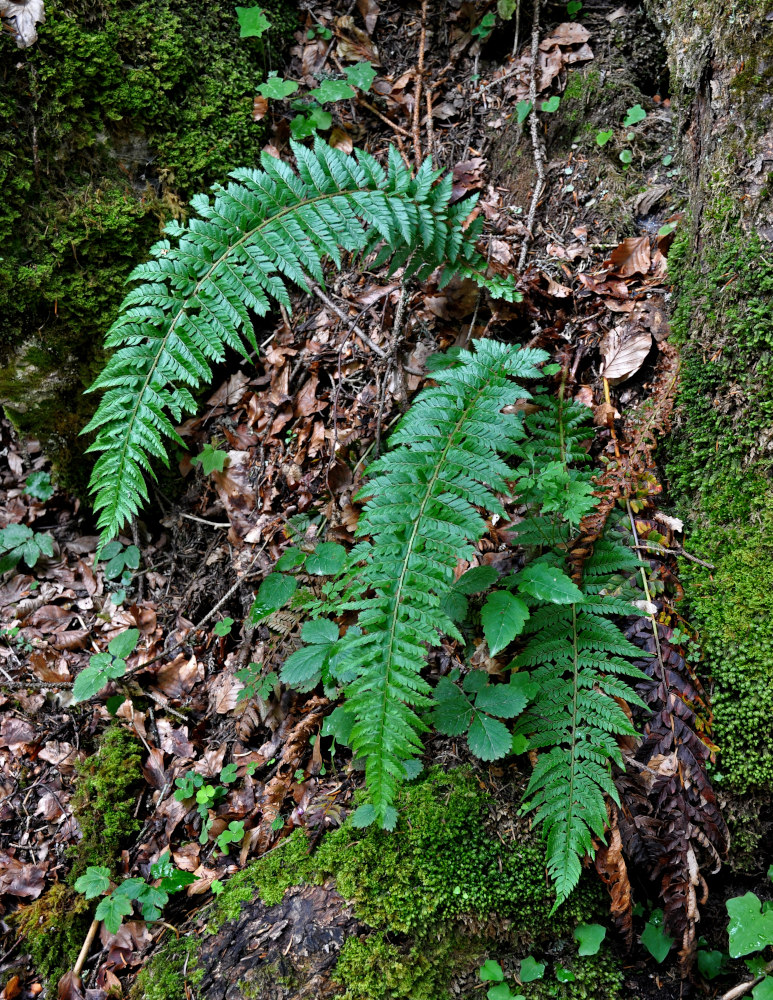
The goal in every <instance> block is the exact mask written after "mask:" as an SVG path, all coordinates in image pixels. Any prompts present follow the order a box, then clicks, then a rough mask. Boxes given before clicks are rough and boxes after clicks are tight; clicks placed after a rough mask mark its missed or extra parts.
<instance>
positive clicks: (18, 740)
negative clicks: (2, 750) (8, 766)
mask: <svg viewBox="0 0 773 1000" xmlns="http://www.w3.org/2000/svg"><path fill="white" fill-rule="evenodd" d="M34 742H35V729H34V727H33V726H32V724H31V723H30V722H27V720H26V719H13V718H10V717H8V716H6V718H4V719H3V720H2V722H0V747H8V749H9V750H10V751H11V753H16V752H18V751H24V750H25V749H26V747H27V746H29V745H30V744H32V743H34Z"/></svg>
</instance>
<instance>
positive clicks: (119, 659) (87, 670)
mask: <svg viewBox="0 0 773 1000" xmlns="http://www.w3.org/2000/svg"><path fill="white" fill-rule="evenodd" d="M139 638H140V633H139V630H138V629H136V628H128V629H126V631H125V632H121V633H120V634H119V635H117V636H116V637H115V638H114V639H111V640H110V642H109V643H108V646H107V652H106V653H95V654H94V656H92V657H91V658H90V660H89V665H88V666H87V667H84V669H83V670H81V672H80V673H79V674H78V676H77V677H76V678H75V683H74V684H73V686H72V695H73V698H72V700H73V704H77V703H78V702H80V701H87V700H88V699H89V698H93V697H94V695H96V694H99V692H100V691H101V690H102V688H103V687H104V686H105V685H106V684H107V683H108V681H112V680H117V679H118V678H119V677H123V675H124V674H125V673H126V658H127V656H130V655H131V653H133V652H134V650H135V648H136V646H137V643H138V641H139Z"/></svg>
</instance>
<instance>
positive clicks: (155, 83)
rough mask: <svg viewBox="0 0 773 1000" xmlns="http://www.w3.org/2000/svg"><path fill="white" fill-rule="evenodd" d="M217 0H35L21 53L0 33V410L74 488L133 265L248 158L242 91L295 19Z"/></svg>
mask: <svg viewBox="0 0 773 1000" xmlns="http://www.w3.org/2000/svg"><path fill="white" fill-rule="evenodd" d="M263 6H264V7H265V8H266V9H267V10H268V12H269V17H270V19H271V21H272V27H271V30H270V33H269V36H268V37H267V38H264V39H260V40H258V39H250V38H247V39H241V38H240V37H239V28H238V23H237V20H236V17H235V12H234V6H233V4H231V3H226V2H225V0H158V2H157V0H98V2H91V0H50V2H48V3H47V4H46V23H45V24H43V25H40V26H39V33H38V34H39V40H38V43H37V44H36V45H34V46H33V47H32V48H30V49H27V50H24V52H22V53H20V52H19V50H18V49H17V48H16V46H15V44H14V42H13V39H12V38H11V37H10V36H9V34H8V33H7V32H2V33H0V60H2V65H3V75H4V84H3V87H2V91H1V92H0V181H1V182H2V185H3V199H2V204H0V245H2V248H3V249H2V260H0V404H2V405H4V406H5V407H6V408H7V410H8V412H9V414H10V415H11V417H12V419H13V420H14V421H15V423H16V424H17V426H18V427H19V429H20V430H21V431H22V432H23V433H29V434H35V435H37V436H38V437H40V438H41V439H42V441H43V443H44V446H45V447H46V448H47V449H48V450H49V452H51V453H52V455H53V457H54V458H55V459H57V470H58V473H59V478H60V481H61V482H63V484H64V485H66V486H69V487H72V488H75V489H81V488H82V487H83V486H84V484H85V480H86V468H85V467H84V466H85V463H83V462H80V463H78V462H74V461H72V459H73V458H74V457H77V456H79V455H80V454H81V453H82V449H81V447H80V444H79V443H78V441H77V434H78V431H79V429H80V428H81V427H82V426H83V424H84V422H85V420H86V418H87V417H88V415H89V407H90V406H92V405H93V404H92V403H91V401H90V398H89V397H85V398H84V397H83V396H82V392H83V390H84V389H85V388H86V387H87V386H88V385H89V384H90V382H91V381H92V379H93V377H94V375H95V373H96V371H97V370H98V368H99V367H100V365H101V362H102V360H103V359H102V354H101V343H102V338H103V335H104V332H105V330H106V329H107V327H108V326H109V324H110V322H111V321H112V319H113V318H114V316H115V314H116V310H117V306H118V303H119V301H120V299H121V296H122V289H123V283H124V281H125V279H126V276H127V275H128V273H129V271H130V270H131V267H132V265H133V264H135V263H137V262H138V261H139V260H140V259H141V258H142V257H143V256H144V255H145V252H146V250H147V248H148V246H149V245H150V244H151V243H152V242H153V241H154V240H155V239H157V238H158V236H159V232H160V228H161V226H162V225H163V223H164V222H165V221H167V220H168V219H170V218H172V217H176V216H179V215H180V214H181V213H182V212H183V210H184V203H185V201H186V199H187V198H188V197H189V196H190V195H191V194H192V193H194V192H195V191H197V190H201V189H206V187H207V186H208V185H209V184H211V183H212V182H213V181H215V180H222V179H223V178H224V176H225V175H226V173H227V172H228V170H230V169H232V168H233V167H235V166H242V165H250V164H252V163H255V162H256V161H257V159H258V156H259V152H260V148H261V145H262V143H263V141H264V134H265V125H264V124H263V123H256V122H254V121H253V120H252V116H251V110H252V101H253V97H254V94H255V89H256V87H257V86H258V85H259V84H260V82H261V81H262V80H263V79H264V76H265V73H266V71H267V70H268V69H269V68H270V67H271V65H272V62H273V61H275V60H276V59H277V53H278V52H279V50H280V47H281V44H282V42H283V40H285V39H286V38H287V37H288V34H289V32H290V31H291V30H292V29H293V28H294V26H295V15H294V14H292V13H291V12H290V5H289V4H286V3H285V2H284V0H268V2H266V3H264V4H263Z"/></svg>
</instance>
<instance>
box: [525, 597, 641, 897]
mask: <svg viewBox="0 0 773 1000" xmlns="http://www.w3.org/2000/svg"><path fill="white" fill-rule="evenodd" d="M586 601H587V602H588V606H587V607H586V604H585V602H583V603H578V604H570V605H561V606H560V607H558V608H556V607H555V606H549V607H547V608H541V609H539V610H538V611H536V612H534V613H533V614H532V616H531V618H530V619H529V622H528V624H527V628H526V631H527V632H529V633H532V634H531V638H530V639H529V641H528V642H527V644H526V646H525V648H524V649H523V650H522V652H521V653H520V655H519V656H518V657H517V658H516V659H515V661H514V663H513V666H515V667H525V666H533V665H535V664H537V665H538V666H537V668H536V669H535V670H534V671H533V672H532V675H531V676H532V680H534V681H535V682H536V683H537V686H538V688H539V692H540V694H539V698H538V699H537V701H536V703H535V704H534V706H532V707H531V708H530V709H528V710H527V712H526V713H525V714H524V716H522V717H521V719H520V720H519V722H518V725H517V731H519V732H523V733H527V734H528V736H529V745H530V747H532V748H533V749H542V748H545V747H550V748H551V749H550V750H549V752H548V753H545V754H542V755H540V756H539V757H538V760H537V766H536V767H535V769H534V771H533V772H532V775H531V779H530V781H529V786H528V788H527V790H526V796H527V798H528V797H529V796H531V797H532V798H531V801H530V803H529V807H530V808H533V809H536V815H535V822H536V823H542V825H543V826H544V828H545V834H546V840H547V866H548V871H549V873H550V876H551V878H552V879H553V881H554V883H555V889H556V906H559V905H560V904H561V903H562V902H563V901H564V900H565V899H566V898H567V896H568V895H569V894H570V892H571V891H572V889H573V888H574V887H575V885H576V884H577V881H578V879H579V877H580V870H581V864H580V861H581V859H582V858H583V857H584V856H585V855H586V854H590V855H591V856H592V855H593V843H592V837H594V836H595V837H597V838H599V839H603V836H604V826H605V823H606V819H607V810H606V797H607V796H609V797H611V798H612V799H613V800H614V801H615V802H617V801H618V795H617V791H616V789H615V785H614V782H613V781H612V777H611V773H610V764H611V763H616V764H618V765H619V766H621V767H622V765H623V761H622V757H621V754H620V750H619V747H618V744H617V737H618V736H624V735H631V736H632V735H634V734H635V730H634V728H633V726H632V725H631V723H630V720H629V718H628V716H627V715H626V713H625V712H624V711H623V709H622V708H621V707H620V705H619V704H618V703H617V701H615V700H614V699H615V698H624V699H625V700H626V701H628V702H630V703H632V704H636V705H643V702H642V701H641V699H640V698H639V697H638V696H637V695H636V694H635V693H634V691H633V690H632V689H631V687H630V686H629V685H628V684H627V683H625V682H624V681H621V680H618V676H621V675H622V676H625V677H627V678H631V679H633V680H640V679H643V678H644V676H645V675H644V674H643V673H642V672H641V671H640V670H639V669H638V668H637V667H635V666H633V665H632V664H631V663H630V662H629V661H628V659H626V657H629V656H630V657H633V656H641V650H640V649H638V647H636V646H634V645H633V644H632V643H629V642H628V640H627V639H626V638H625V637H624V636H623V634H622V632H621V631H620V630H619V629H618V628H617V626H616V625H614V624H613V623H612V622H610V621H607V620H606V619H605V618H604V617H603V615H605V614H608V615H614V614H618V613H620V612H621V611H623V612H625V611H626V610H633V609H630V608H628V606H627V605H625V604H624V603H623V602H619V601H616V600H614V599H612V600H611V601H610V603H609V606H608V607H606V608H605V607H604V600H603V599H600V598H599V597H596V596H593V595H589V596H587V597H586ZM621 605H622V607H621Z"/></svg>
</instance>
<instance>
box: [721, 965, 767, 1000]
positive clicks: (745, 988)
mask: <svg viewBox="0 0 773 1000" xmlns="http://www.w3.org/2000/svg"><path fill="white" fill-rule="evenodd" d="M769 972H773V962H768V964H767V965H766V966H765V967H764V968H762V969H760V971H759V974H758V975H757V976H756V977H755V978H754V979H750V980H749V982H748V983H739V984H738V986H734V987H733V988H732V990H728V991H727V993H723V994H722V996H721V997H720V998H719V1000H736V997H742V996H743V995H744V994H745V993H748V992H749V990H751V989H753V988H754V987H755V986H756V985H757V984H758V983H761V982H762V980H763V979H764V978H765V976H767V974H768V973H769Z"/></svg>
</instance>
